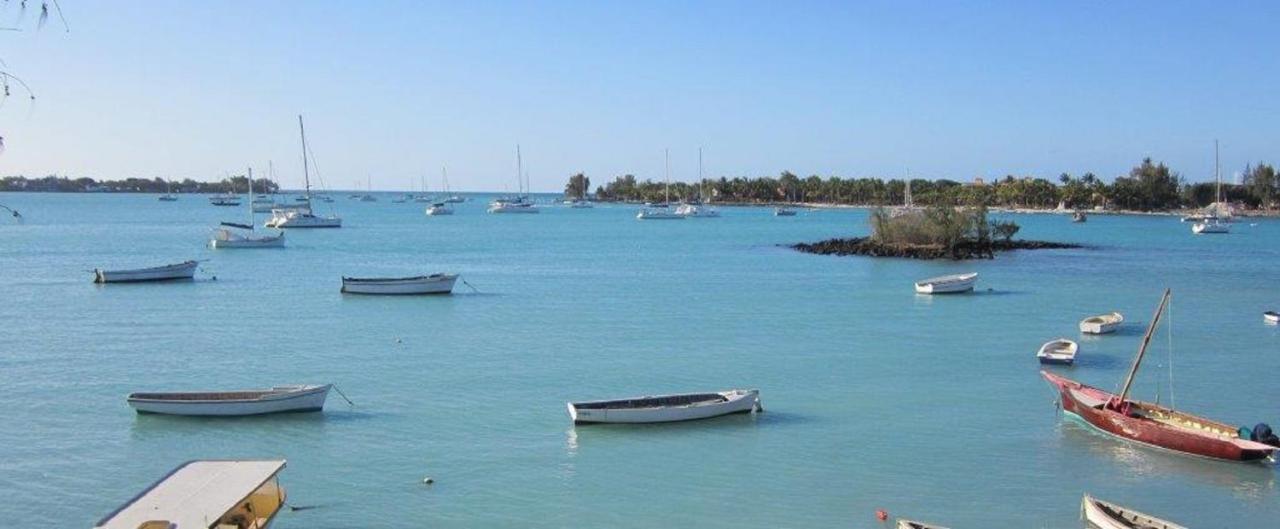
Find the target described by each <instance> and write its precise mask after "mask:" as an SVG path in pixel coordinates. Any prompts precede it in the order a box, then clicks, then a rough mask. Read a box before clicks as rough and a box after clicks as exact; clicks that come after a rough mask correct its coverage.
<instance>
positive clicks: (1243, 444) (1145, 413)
mask: <svg viewBox="0 0 1280 529" xmlns="http://www.w3.org/2000/svg"><path fill="white" fill-rule="evenodd" d="M1169 297H1170V291H1169V290H1168V289H1166V290H1165V291H1164V296H1163V297H1161V298H1160V305H1159V306H1157V307H1156V314H1155V316H1153V317H1152V319H1151V325H1149V326H1148V327H1147V333H1146V334H1145V335H1144V336H1143V337H1142V343H1141V345H1140V346H1139V347H1138V355H1137V357H1135V358H1134V360H1133V367H1132V368H1130V369H1129V375H1128V376H1127V377H1126V378H1125V381H1124V386H1123V387H1122V389H1121V390H1120V394H1119V395H1113V394H1111V393H1110V392H1107V391H1106V390H1102V389H1098V388H1095V387H1092V386H1087V385H1084V384H1081V383H1079V382H1076V381H1074V380H1070V379H1068V378H1065V377H1060V376H1058V375H1054V374H1052V373H1049V372H1047V371H1041V372H1040V375H1041V376H1043V377H1044V379H1045V380H1047V381H1049V383H1050V384H1052V385H1053V386H1054V387H1055V388H1057V389H1058V392H1059V394H1060V398H1061V401H1062V410H1063V411H1065V412H1067V413H1070V414H1072V415H1075V416H1077V417H1079V418H1080V419H1082V420H1083V421H1084V422H1086V423H1088V424H1089V425H1090V426H1093V427H1094V428H1097V429H1098V430H1100V431H1102V432H1104V433H1107V434H1110V435H1112V436H1115V437H1119V438H1120V439H1123V440H1126V441H1133V442H1136V443H1139V444H1143V445H1147V446H1153V447H1156V448H1163V449H1166V450H1172V451H1175V452H1180V453H1184V454H1191V455H1196V456H1202V457H1208V458H1213V459H1224V460H1228V461H1262V460H1268V459H1270V460H1272V461H1274V460H1275V454H1276V451H1277V450H1280V441H1277V440H1275V438H1274V437H1272V436H1271V435H1270V434H1269V432H1270V427H1269V426H1266V425H1265V424H1259V425H1258V426H1257V427H1255V428H1254V429H1253V430H1250V429H1249V428H1239V427H1235V426H1231V425H1229V424H1225V423H1221V422H1218V421H1214V420H1212V419H1206V418H1204V417H1199V416H1196V415H1192V414H1190V413H1186V412H1181V411H1176V410H1174V409H1173V408H1172V407H1165V406H1161V405H1159V404H1153V403H1150V402H1142V401H1137V400H1130V399H1129V390H1130V389H1131V388H1132V387H1133V381H1134V377H1135V375H1137V374H1138V368H1139V367H1140V366H1141V365H1142V358H1143V356H1144V355H1145V354H1146V352H1147V345H1148V344H1149V343H1150V342H1151V335H1152V333H1154V332H1155V329H1156V326H1157V325H1159V323H1160V318H1161V316H1162V315H1164V313H1165V308H1166V307H1167V306H1168V303H1169ZM1260 441H1265V442H1260Z"/></svg>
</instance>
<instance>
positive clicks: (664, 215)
mask: <svg viewBox="0 0 1280 529" xmlns="http://www.w3.org/2000/svg"><path fill="white" fill-rule="evenodd" d="M662 156H663V163H664V164H665V167H666V169H665V171H666V173H665V175H666V176H665V181H666V187H665V189H664V191H663V194H664V196H665V198H663V201H662V204H660V205H649V206H646V207H645V208H644V209H641V210H640V212H639V213H636V220H684V218H685V216H684V215H681V214H679V213H673V212H672V211H671V210H670V209H669V208H668V206H667V205H668V204H670V203H671V151H670V150H668V149H663V150H662Z"/></svg>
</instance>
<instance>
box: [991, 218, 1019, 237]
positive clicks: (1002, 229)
mask: <svg viewBox="0 0 1280 529" xmlns="http://www.w3.org/2000/svg"><path fill="white" fill-rule="evenodd" d="M1021 229H1022V227H1021V226H1018V223H1016V222H1013V221H1011V220H993V221H991V232H992V233H994V234H995V235H996V237H1000V238H1001V239H1004V240H1005V242H1009V241H1011V240H1013V236H1014V235H1017V233H1018V230H1021Z"/></svg>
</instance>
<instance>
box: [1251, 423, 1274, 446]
mask: <svg viewBox="0 0 1280 529" xmlns="http://www.w3.org/2000/svg"><path fill="white" fill-rule="evenodd" d="M1249 440H1251V441H1257V442H1259V443H1265V444H1269V445H1271V446H1275V447H1280V437H1277V436H1276V434H1275V432H1272V431H1271V426H1270V425H1268V424H1267V423H1265V422H1260V423H1258V424H1257V425H1256V426H1254V427H1253V434H1252V435H1250V436H1249Z"/></svg>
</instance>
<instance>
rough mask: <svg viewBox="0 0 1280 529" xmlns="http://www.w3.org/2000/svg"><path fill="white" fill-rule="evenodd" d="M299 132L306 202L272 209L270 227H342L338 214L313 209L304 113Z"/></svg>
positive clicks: (299, 116) (299, 117)
mask: <svg viewBox="0 0 1280 529" xmlns="http://www.w3.org/2000/svg"><path fill="white" fill-rule="evenodd" d="M298 133H299V135H300V136H301V137H302V178H303V183H304V185H305V186H306V187H305V190H304V194H303V195H302V199H303V200H302V201H303V202H304V203H305V204H306V205H305V206H304V207H302V208H289V209H273V210H271V218H270V219H268V220H267V223H266V226H267V227H268V228H341V227H342V219H341V218H340V217H338V216H336V215H333V214H330V215H328V216H325V217H321V216H317V215H316V214H315V213H314V211H313V210H312V205H311V172H310V165H309V163H308V156H309V154H308V152H309V151H308V149H307V131H306V129H305V128H304V127H303V126H302V115H301V114H299V115H298Z"/></svg>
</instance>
